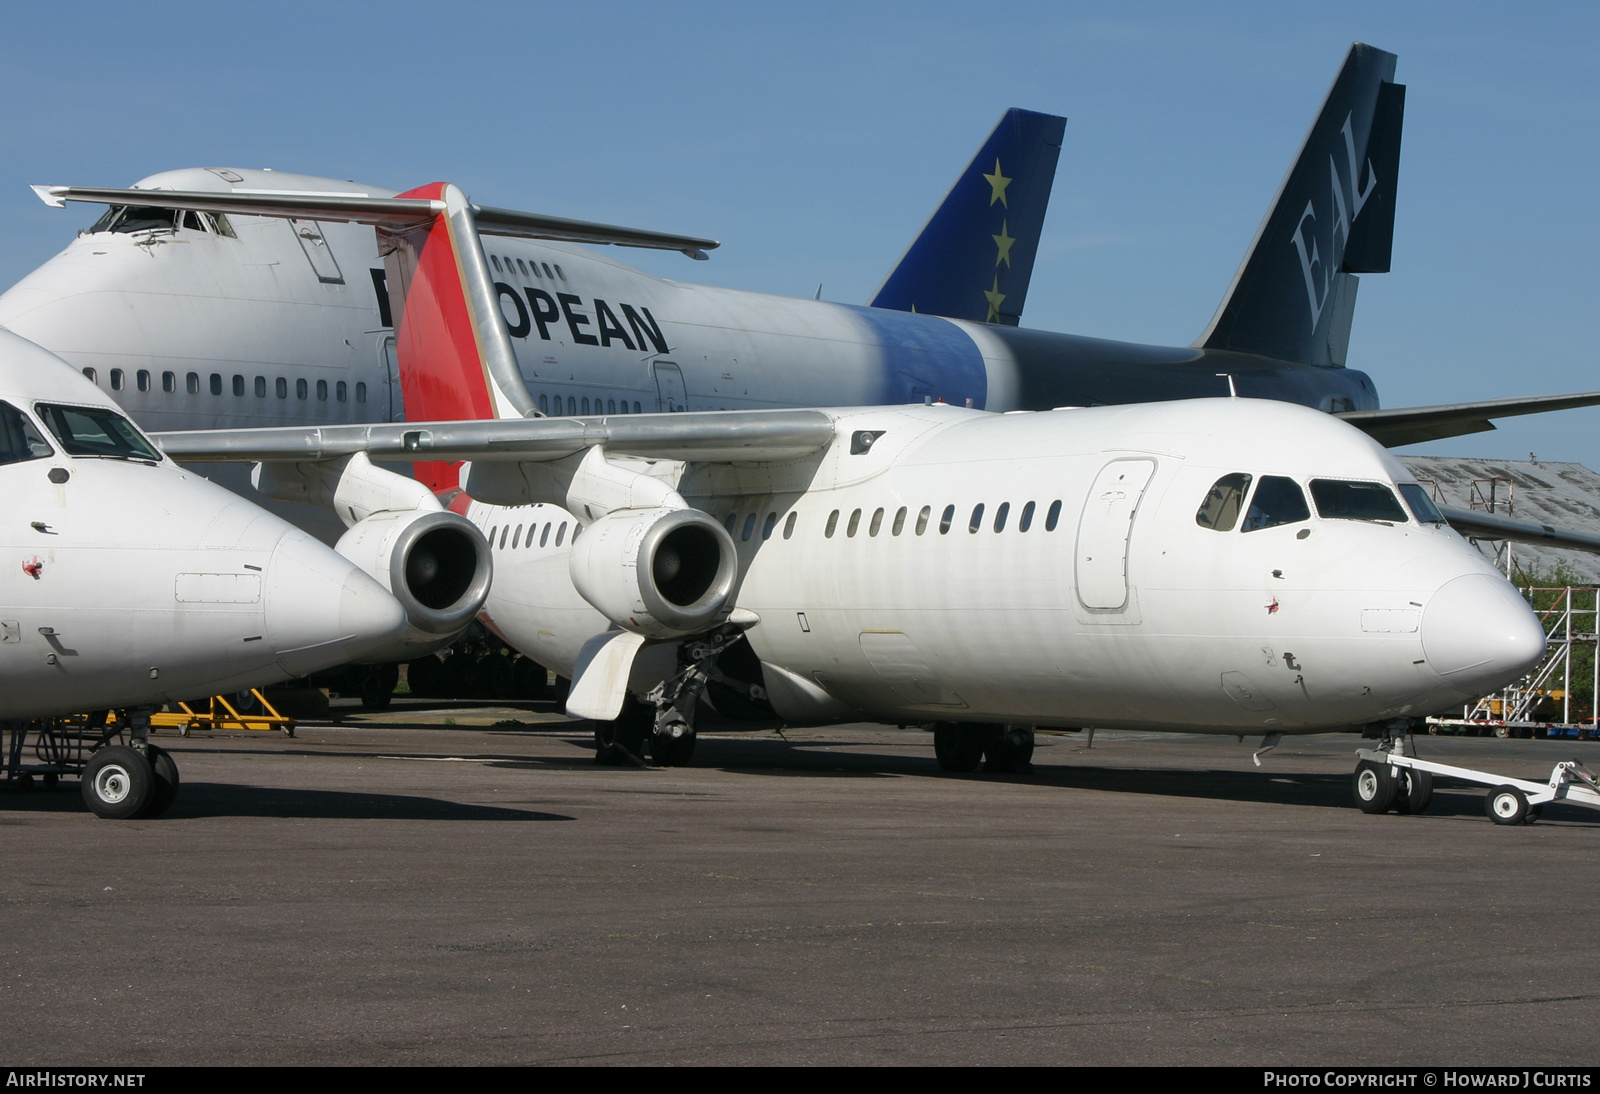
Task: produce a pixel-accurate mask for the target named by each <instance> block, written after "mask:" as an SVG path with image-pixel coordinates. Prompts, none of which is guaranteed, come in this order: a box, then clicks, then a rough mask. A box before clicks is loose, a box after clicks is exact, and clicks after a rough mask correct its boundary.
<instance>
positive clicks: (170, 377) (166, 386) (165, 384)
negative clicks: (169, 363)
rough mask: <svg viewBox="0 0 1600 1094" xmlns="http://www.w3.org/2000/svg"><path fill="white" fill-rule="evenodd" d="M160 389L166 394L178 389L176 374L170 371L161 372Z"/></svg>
mask: <svg viewBox="0 0 1600 1094" xmlns="http://www.w3.org/2000/svg"><path fill="white" fill-rule="evenodd" d="M161 390H162V391H164V392H166V393H167V394H168V395H171V394H172V393H173V392H174V391H177V390H178V377H177V374H175V373H171V372H163V373H162V374H161Z"/></svg>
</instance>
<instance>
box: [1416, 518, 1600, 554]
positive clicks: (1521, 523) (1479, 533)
mask: <svg viewBox="0 0 1600 1094" xmlns="http://www.w3.org/2000/svg"><path fill="white" fill-rule="evenodd" d="M1439 512H1440V513H1442V514H1443V515H1444V519H1445V520H1447V521H1449V522H1450V527H1452V528H1454V529H1455V530H1456V531H1458V532H1460V533H1461V534H1462V535H1464V536H1471V537H1473V538H1474V539H1509V540H1511V541H1512V542H1514V543H1532V544H1537V545H1539V546H1543V547H1565V548H1568V549H1570V550H1575V551H1592V552H1594V553H1596V554H1600V536H1590V535H1585V534H1584V533H1582V532H1568V531H1566V530H1564V529H1561V528H1554V527H1551V526H1550V525H1548V524H1538V523H1536V522H1534V521H1528V520H1512V519H1511V518H1509V517H1497V516H1493V515H1491V514H1489V513H1480V512H1476V511H1474V510H1471V509H1440V510H1439Z"/></svg>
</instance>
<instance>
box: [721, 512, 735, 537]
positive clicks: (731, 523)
mask: <svg viewBox="0 0 1600 1094" xmlns="http://www.w3.org/2000/svg"><path fill="white" fill-rule="evenodd" d="M737 523H739V514H738V513H729V514H728V519H727V520H725V521H723V522H722V526H723V527H724V528H726V529H727V530H728V534H729V535H730V536H731V535H733V526H734V525H735V524H737Z"/></svg>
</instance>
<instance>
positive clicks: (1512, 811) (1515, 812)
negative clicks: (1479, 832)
mask: <svg viewBox="0 0 1600 1094" xmlns="http://www.w3.org/2000/svg"><path fill="white" fill-rule="evenodd" d="M1483 811H1484V812H1485V813H1487V814H1489V819H1490V820H1492V821H1494V822H1495V823H1496V824H1521V823H1523V822H1524V821H1526V820H1527V819H1528V798H1527V795H1525V794H1523V792H1522V791H1520V790H1518V789H1517V788H1516V787H1514V786H1497V787H1495V788H1494V789H1493V790H1491V791H1489V796H1488V797H1486V798H1484V799H1483Z"/></svg>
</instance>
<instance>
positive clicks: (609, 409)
mask: <svg viewBox="0 0 1600 1094" xmlns="http://www.w3.org/2000/svg"><path fill="white" fill-rule="evenodd" d="M616 412H617V401H616V400H615V399H607V400H606V413H607V414H615V413H616ZM622 412H623V413H624V414H626V413H627V412H628V406H627V404H626V403H624V404H623V406H622Z"/></svg>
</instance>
